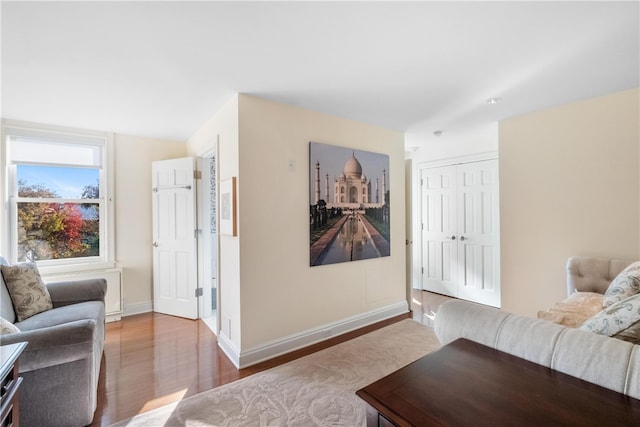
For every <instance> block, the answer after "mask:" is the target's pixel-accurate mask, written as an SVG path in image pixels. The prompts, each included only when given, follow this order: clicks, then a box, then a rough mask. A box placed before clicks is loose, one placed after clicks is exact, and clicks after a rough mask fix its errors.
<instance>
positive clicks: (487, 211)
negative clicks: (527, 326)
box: [420, 159, 500, 307]
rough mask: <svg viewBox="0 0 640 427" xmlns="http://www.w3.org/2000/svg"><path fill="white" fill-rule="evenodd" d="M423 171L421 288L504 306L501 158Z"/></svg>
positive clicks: (421, 173)
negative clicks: (502, 287)
mask: <svg viewBox="0 0 640 427" xmlns="http://www.w3.org/2000/svg"><path fill="white" fill-rule="evenodd" d="M420 175H421V176H420V177H421V232H422V241H421V250H422V254H421V258H422V269H421V272H422V288H423V289H424V290H428V291H431V292H436V293H439V294H444V295H449V296H452V297H457V298H461V299H465V300H469V301H475V302H479V303H482V304H487V305H491V306H494V307H500V212H499V194H498V190H499V187H498V161H497V160H496V159H493V160H484V161H479V162H472V163H463V164H457V165H451V166H442V167H435V168H424V169H422V170H421V171H420Z"/></svg>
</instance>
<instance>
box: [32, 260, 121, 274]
mask: <svg viewBox="0 0 640 427" xmlns="http://www.w3.org/2000/svg"><path fill="white" fill-rule="evenodd" d="M115 266H116V263H115V262H90V263H78V264H63V265H47V266H40V265H38V271H39V272H40V274H41V275H43V276H48V275H53V274H71V273H79V272H84V271H92V270H107V269H110V268H115Z"/></svg>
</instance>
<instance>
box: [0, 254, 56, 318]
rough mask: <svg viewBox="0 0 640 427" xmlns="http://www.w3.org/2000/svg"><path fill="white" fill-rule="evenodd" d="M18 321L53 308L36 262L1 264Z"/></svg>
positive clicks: (0, 267) (0, 268)
mask: <svg viewBox="0 0 640 427" xmlns="http://www.w3.org/2000/svg"><path fill="white" fill-rule="evenodd" d="M0 270H1V271H2V276H3V278H4V282H5V284H6V286H7V290H8V291H9V295H11V301H12V302H13V308H14V309H15V312H16V317H17V318H18V321H22V320H25V319H27V318H29V317H31V316H33V315H34V314H38V313H41V312H43V311H46V310H51V309H52V308H53V304H52V303H51V296H50V295H49V291H48V290H47V287H46V286H45V284H44V282H43V281H42V278H41V277H40V273H39V272H38V267H37V266H36V264H35V263H32V262H25V263H20V264H16V265H0Z"/></svg>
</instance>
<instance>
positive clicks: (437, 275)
mask: <svg viewBox="0 0 640 427" xmlns="http://www.w3.org/2000/svg"><path fill="white" fill-rule="evenodd" d="M421 190H422V221H421V228H422V242H421V244H422V269H423V270H422V289H424V290H427V291H431V292H436V293H439V294H444V295H449V296H457V287H458V284H457V273H458V266H457V264H456V253H457V245H456V243H457V242H456V233H457V231H456V167H455V166H445V167H439V168H431V169H423V170H422V171H421Z"/></svg>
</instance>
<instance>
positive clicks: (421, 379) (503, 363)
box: [356, 339, 640, 427]
mask: <svg viewBox="0 0 640 427" xmlns="http://www.w3.org/2000/svg"><path fill="white" fill-rule="evenodd" d="M356 394H357V395H358V396H360V397H361V398H362V399H363V400H364V401H366V402H367V404H368V405H367V426H394V425H395V426H456V427H464V426H474V427H477V426H545V427H548V426H563V427H564V426H581V427H585V426H594V427H596V426H597V427H602V426H607V427H612V426H640V400H638V399H634V398H631V397H629V396H625V395H623V394H620V393H617V392H615V391H612V390H609V389H606V388H604V387H600V386H598V385H595V384H592V383H589V382H586V381H583V380H581V379H578V378H575V377H572V376H569V375H566V374H563V373H561V372H558V371H554V370H552V369H549V368H546V367H544V366H541V365H538V364H535V363H532V362H529V361H526V360H524V359H521V358H519V357H515V356H512V355H510V354H507V353H504V352H501V351H498V350H495V349H492V348H490V347H487V346H484V345H481V344H478V343H476V342H473V341H469V340H466V339H458V340H456V341H454V342H452V343H450V344H448V345H445V346H444V347H442V348H441V349H439V350H438V351H435V352H433V353H430V354H428V355H426V356H424V357H423V358H421V359H418V360H417V361H415V362H413V363H411V364H410V365H407V366H405V367H404V368H402V369H400V370H398V371H396V372H394V373H392V374H391V375H388V376H386V377H384V378H382V379H381V380H379V381H376V382H375V383H373V384H370V385H368V386H367V387H364V388H362V389H360V390H358V391H357V392H356Z"/></svg>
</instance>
